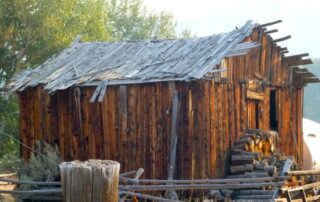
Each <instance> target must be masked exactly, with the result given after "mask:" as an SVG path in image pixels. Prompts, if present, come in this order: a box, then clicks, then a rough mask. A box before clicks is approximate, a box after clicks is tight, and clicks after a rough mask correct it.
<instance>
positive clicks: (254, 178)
mask: <svg viewBox="0 0 320 202" xmlns="http://www.w3.org/2000/svg"><path fill="white" fill-rule="evenodd" d="M246 175H247V176H249V175H250V176H251V178H246ZM242 176H243V177H242V178H241V177H237V178H232V179H231V178H230V179H194V180H158V179H137V181H138V183H147V184H168V183H171V184H226V183H241V182H264V181H274V180H277V179H278V178H275V177H269V176H268V173H266V174H265V175H263V173H260V172H254V173H253V174H252V175H251V173H249V174H248V173H245V174H243V175H242ZM284 179H286V178H284Z"/></svg>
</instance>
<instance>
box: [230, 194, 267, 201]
mask: <svg viewBox="0 0 320 202" xmlns="http://www.w3.org/2000/svg"><path fill="white" fill-rule="evenodd" d="M272 197H273V195H246V196H242V195H241V196H236V199H251V200H252V199H272ZM259 201H260V200H259Z"/></svg>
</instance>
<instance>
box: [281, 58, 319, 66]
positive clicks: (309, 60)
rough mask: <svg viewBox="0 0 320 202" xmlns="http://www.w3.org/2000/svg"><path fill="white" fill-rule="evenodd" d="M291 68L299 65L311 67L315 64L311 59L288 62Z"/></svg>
mask: <svg viewBox="0 0 320 202" xmlns="http://www.w3.org/2000/svg"><path fill="white" fill-rule="evenodd" d="M287 63H288V65H289V66H298V65H309V64H313V62H312V60H311V59H305V60H302V59H301V60H294V61H288V62H287Z"/></svg>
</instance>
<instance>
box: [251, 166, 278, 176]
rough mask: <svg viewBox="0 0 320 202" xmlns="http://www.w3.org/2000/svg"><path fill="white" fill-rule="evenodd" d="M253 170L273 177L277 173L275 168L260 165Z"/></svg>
mask: <svg viewBox="0 0 320 202" xmlns="http://www.w3.org/2000/svg"><path fill="white" fill-rule="evenodd" d="M254 169H256V170H261V171H264V172H267V173H269V175H271V176H273V175H274V174H275V173H276V172H277V167H276V166H262V165H255V166H254Z"/></svg>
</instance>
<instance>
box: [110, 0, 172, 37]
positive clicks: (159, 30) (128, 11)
mask: <svg viewBox="0 0 320 202" xmlns="http://www.w3.org/2000/svg"><path fill="white" fill-rule="evenodd" d="M106 18H107V24H106V25H107V26H106V27H107V33H108V36H110V39H111V40H115V41H122V40H141V39H148V38H152V37H157V38H162V39H163V38H175V37H176V35H177V34H176V26H177V25H176V23H175V22H174V20H173V16H172V15H171V14H168V13H165V12H161V13H160V14H159V15H156V14H151V13H150V12H149V11H148V10H147V8H146V7H145V6H144V5H143V1H142V0H109V1H107V3H106Z"/></svg>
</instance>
